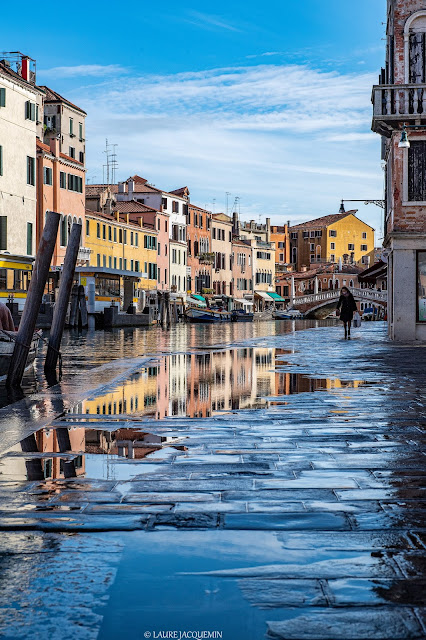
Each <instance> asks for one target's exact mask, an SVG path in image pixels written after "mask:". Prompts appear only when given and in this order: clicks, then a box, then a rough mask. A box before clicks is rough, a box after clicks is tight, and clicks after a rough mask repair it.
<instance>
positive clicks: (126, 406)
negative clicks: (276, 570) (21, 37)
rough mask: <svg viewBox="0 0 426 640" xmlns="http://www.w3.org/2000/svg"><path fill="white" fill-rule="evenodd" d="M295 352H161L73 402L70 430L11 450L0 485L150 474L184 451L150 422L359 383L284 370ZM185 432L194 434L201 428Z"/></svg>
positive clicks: (179, 440) (53, 431) (181, 441)
mask: <svg viewBox="0 0 426 640" xmlns="http://www.w3.org/2000/svg"><path fill="white" fill-rule="evenodd" d="M293 354H294V351H292V350H289V349H276V348H268V347H256V348H255V347H244V348H234V349H227V350H222V351H215V352H210V351H206V350H204V351H203V352H195V353H194V352H192V353H178V354H172V355H167V356H166V355H162V356H160V357H158V358H156V359H155V360H153V361H152V362H151V363H150V365H151V366H145V367H143V368H141V370H140V371H138V372H137V373H134V374H133V375H131V376H130V377H129V378H128V379H126V380H124V381H120V383H119V384H117V385H116V386H111V387H107V388H106V389H105V390H104V392H103V393H102V394H101V395H98V396H96V397H89V398H88V399H87V400H85V401H83V402H81V403H79V404H77V405H76V406H75V407H74V409H73V412H72V413H69V414H67V419H68V424H70V426H69V428H62V427H61V428H44V429H41V430H39V431H38V432H36V433H35V434H34V435H32V436H29V437H28V438H26V439H25V440H23V441H22V442H21V443H20V444H18V445H16V446H14V447H12V448H11V449H9V450H8V451H7V452H6V453H5V455H4V456H3V458H1V459H0V481H6V480H14V481H17V480H19V481H20V480H42V479H58V478H64V477H65V478H67V477H69V478H75V477H79V476H86V477H90V478H94V479H104V480H114V479H115V480H126V479H130V478H132V477H134V476H136V475H139V474H144V473H145V474H146V473H149V472H154V471H156V470H157V469H158V468H159V465H161V464H162V463H165V462H170V461H173V460H174V459H175V458H178V457H179V456H181V455H183V454H184V452H185V437H184V436H183V437H179V436H170V435H167V436H165V435H162V434H161V429H159V430H158V429H157V430H156V429H152V427H151V429H150V428H149V425H150V424H151V425H154V424H155V423H156V421H159V420H163V419H170V418H172V419H179V418H193V419H194V418H200V419H205V418H214V417H215V416H219V415H223V414H224V413H229V412H233V411H241V410H249V409H251V410H253V409H264V408H268V407H269V406H273V405H285V404H286V403H287V402H288V398H289V396H291V395H294V394H300V393H313V392H321V391H322V392H333V391H336V390H342V389H356V388H358V387H359V386H361V385H363V384H364V383H363V382H362V381H358V380H352V381H347V380H346V381H345V380H340V379H335V378H333V379H331V378H330V379H327V378H324V379H322V378H321V379H319V378H311V377H309V376H307V375H306V374H301V373H297V372H295V371H290V372H289V371H283V370H282V369H283V366H284V364H285V362H284V358H288V359H289V360H290V363H289V367H290V368H291V355H293ZM74 416H75V421H76V422H75V424H73V423H72V422H71V421H72V420H73V419H74V418H73V417H74ZM133 420H134V421H133ZM82 421H84V426H80V425H81V423H82ZM138 421H139V422H140V421H143V422H142V423H141V424H138ZM151 421H152V422H151ZM159 426H160V425H159ZM169 426H170V423H169ZM188 428H189V429H193V430H194V432H195V430H196V429H202V423H196V424H192V423H191V424H189V425H188ZM151 431H155V432H151ZM123 463H125V464H123ZM141 463H143V464H141Z"/></svg>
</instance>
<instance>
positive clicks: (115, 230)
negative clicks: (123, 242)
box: [113, 227, 117, 242]
mask: <svg viewBox="0 0 426 640" xmlns="http://www.w3.org/2000/svg"><path fill="white" fill-rule="evenodd" d="M113 237H114V242H117V227H114V232H113Z"/></svg>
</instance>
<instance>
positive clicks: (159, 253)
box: [157, 242, 161, 256]
mask: <svg viewBox="0 0 426 640" xmlns="http://www.w3.org/2000/svg"><path fill="white" fill-rule="evenodd" d="M157 255H159V256H161V245H160V243H159V242H158V243H157Z"/></svg>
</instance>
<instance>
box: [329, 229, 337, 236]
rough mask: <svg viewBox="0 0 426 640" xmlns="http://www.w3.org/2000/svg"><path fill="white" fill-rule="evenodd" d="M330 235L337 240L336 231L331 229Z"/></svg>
mask: <svg viewBox="0 0 426 640" xmlns="http://www.w3.org/2000/svg"><path fill="white" fill-rule="evenodd" d="M328 235H329V236H330V238H337V231H336V230H335V229H330V231H329V232H328Z"/></svg>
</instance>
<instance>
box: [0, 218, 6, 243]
mask: <svg viewBox="0 0 426 640" xmlns="http://www.w3.org/2000/svg"><path fill="white" fill-rule="evenodd" d="M0 249H2V250H3V251H5V250H6V249H7V216H0Z"/></svg>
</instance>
